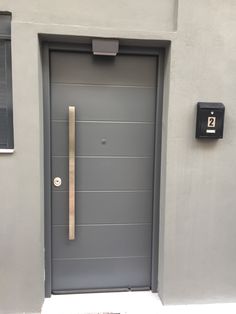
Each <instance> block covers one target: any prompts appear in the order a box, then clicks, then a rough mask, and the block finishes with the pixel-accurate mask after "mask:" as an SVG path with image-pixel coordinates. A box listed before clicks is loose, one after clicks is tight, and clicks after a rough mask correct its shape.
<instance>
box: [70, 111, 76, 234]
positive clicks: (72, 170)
mask: <svg viewBox="0 0 236 314" xmlns="http://www.w3.org/2000/svg"><path fill="white" fill-rule="evenodd" d="M69 240H75V106H69Z"/></svg>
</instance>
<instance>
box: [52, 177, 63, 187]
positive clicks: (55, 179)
mask: <svg viewBox="0 0 236 314" xmlns="http://www.w3.org/2000/svg"><path fill="white" fill-rule="evenodd" d="M53 184H54V185H55V186H56V187H58V186H61V178H59V177H55V178H54V179H53Z"/></svg>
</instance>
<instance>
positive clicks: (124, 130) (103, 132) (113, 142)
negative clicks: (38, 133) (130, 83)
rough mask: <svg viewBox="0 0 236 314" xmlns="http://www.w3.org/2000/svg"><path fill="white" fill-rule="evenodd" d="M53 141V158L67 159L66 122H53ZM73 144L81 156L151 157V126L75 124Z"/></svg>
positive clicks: (152, 126)
mask: <svg viewBox="0 0 236 314" xmlns="http://www.w3.org/2000/svg"><path fill="white" fill-rule="evenodd" d="M52 138H53V141H52V155H53V156H67V155H68V123H67V122H62V121H54V122H52ZM103 140H105V141H106V142H105V143H104V142H103ZM76 143H77V145H76V146H77V147H76V154H77V155H82V156H93V155H95V156H96V155H97V156H99V155H100V156H152V155H153V143H154V124H146V123H145V124H143V123H138V124H136V123H125V124H124V123H102V122H101V123H97V122H96V123H94V122H92V123H88V122H77V123H76Z"/></svg>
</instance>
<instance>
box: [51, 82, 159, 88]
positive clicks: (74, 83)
mask: <svg viewBox="0 0 236 314" xmlns="http://www.w3.org/2000/svg"><path fill="white" fill-rule="evenodd" d="M55 85H59V86H62V85H65V86H68V85H69V86H76V87H78V86H81V87H84V86H89V87H93V86H94V87H109V88H110V87H115V88H116V87H117V88H145V89H154V87H153V86H152V85H150V86H148V85H147V86H146V85H122V84H116V85H115V84H114V85H113V84H108V83H104V84H99V83H98V84H95V83H93V84H88V83H84V84H83V83H76V82H70V83H67V82H57V81H54V82H52V86H55Z"/></svg>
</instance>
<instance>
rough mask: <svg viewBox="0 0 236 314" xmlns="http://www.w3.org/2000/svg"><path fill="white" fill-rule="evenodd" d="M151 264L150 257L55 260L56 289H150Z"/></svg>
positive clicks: (54, 277)
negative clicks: (143, 287) (144, 287)
mask: <svg viewBox="0 0 236 314" xmlns="http://www.w3.org/2000/svg"><path fill="white" fill-rule="evenodd" d="M150 263H151V261H150V258H122V259H101V260H93V259H85V260H57V261H53V290H67V289H68V290H73V289H75V290H78V289H89V288H90V289H91V287H92V288H93V289H101V288H107V289H109V288H110V289H112V288H129V287H140V286H150ZM75 274H76V276H75ZM114 278H116V280H115V282H114Z"/></svg>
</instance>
